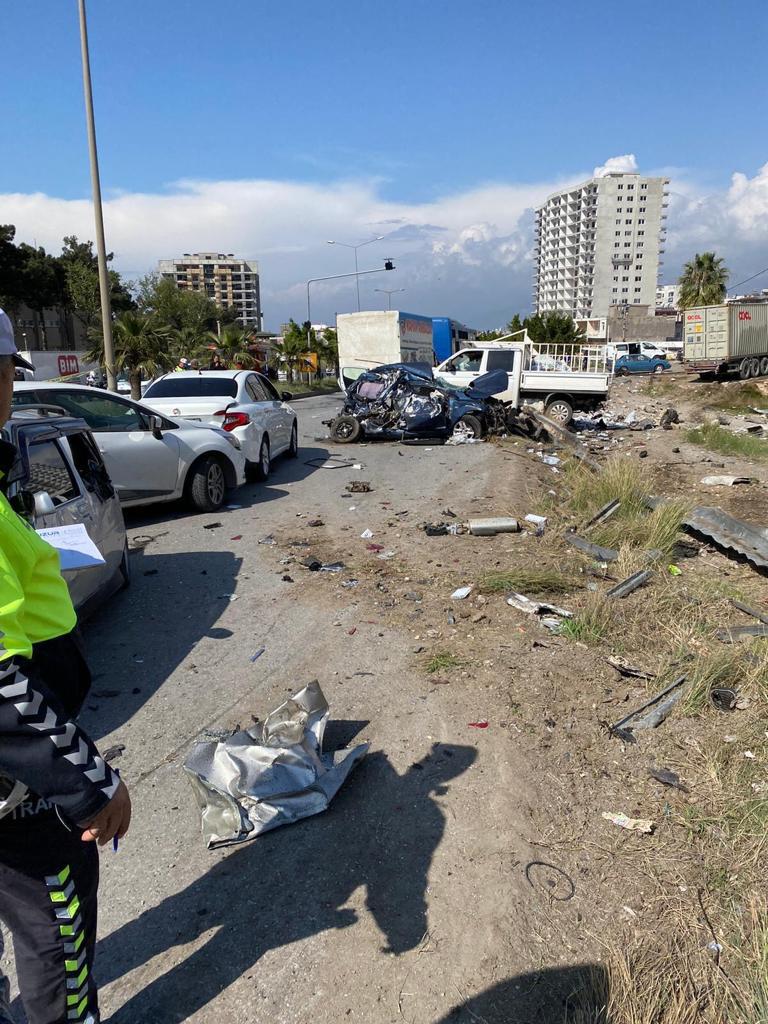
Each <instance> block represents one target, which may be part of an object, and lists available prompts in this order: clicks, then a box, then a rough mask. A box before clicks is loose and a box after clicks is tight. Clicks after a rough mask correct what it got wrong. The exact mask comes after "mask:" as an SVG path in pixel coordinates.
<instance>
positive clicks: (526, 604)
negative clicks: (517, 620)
mask: <svg viewBox="0 0 768 1024" xmlns="http://www.w3.org/2000/svg"><path fill="white" fill-rule="evenodd" d="M507 604H508V605H511V607H512V608H517V610H518V611H520V612H525V614H526V615H543V614H545V613H547V612H548V613H550V614H553V615H559V616H560V617H561V618H564V619H571V618H573V612H569V611H566V609H565V608H558V607H557V605H554V604H547V603H546V602H544V601H532V600H531V598H530V597H526V596H525V594H515V593H512V594H510V595H509V597H508V598H507ZM558 625H559V623H558Z"/></svg>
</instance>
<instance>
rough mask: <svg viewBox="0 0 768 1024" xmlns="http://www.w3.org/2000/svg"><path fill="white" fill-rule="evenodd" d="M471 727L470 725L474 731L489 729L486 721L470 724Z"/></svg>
mask: <svg viewBox="0 0 768 1024" xmlns="http://www.w3.org/2000/svg"><path fill="white" fill-rule="evenodd" d="M469 725H470V728H472V729H487V728H488V723H487V722H485V721H482V722H470V723H469Z"/></svg>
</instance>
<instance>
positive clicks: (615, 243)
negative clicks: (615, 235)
mask: <svg viewBox="0 0 768 1024" xmlns="http://www.w3.org/2000/svg"><path fill="white" fill-rule="evenodd" d="M620 245H621V242H614V243H613V248H614V249H618V248H619V246H620Z"/></svg>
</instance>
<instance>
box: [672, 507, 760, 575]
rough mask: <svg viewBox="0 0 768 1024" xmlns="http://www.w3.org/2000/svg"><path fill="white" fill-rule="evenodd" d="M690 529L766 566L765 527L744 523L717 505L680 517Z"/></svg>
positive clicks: (699, 508) (698, 508) (695, 509)
mask: <svg viewBox="0 0 768 1024" xmlns="http://www.w3.org/2000/svg"><path fill="white" fill-rule="evenodd" d="M683 525H684V526H686V527H687V528H688V529H689V530H693V531H694V532H696V533H700V534H703V535H704V536H705V537H709V538H711V539H712V540H713V541H714V542H715V544H717V545H719V546H720V547H723V548H728V549H729V550H731V551H735V552H737V554H740V555H743V556H744V558H746V559H747V560H748V561H750V562H751V563H752V564H753V565H756V566H758V567H759V568H761V569H768V529H766V528H765V527H761V526H753V525H752V524H751V523H745V522H744V520H743V519H736V518H735V517H734V516H731V515H728V513H727V512H723V510H722V509H720V508H707V507H704V506H698V507H697V508H694V509H693V510H692V511H691V512H690V513H689V514H688V515H687V516H686V518H685V519H684V520H683Z"/></svg>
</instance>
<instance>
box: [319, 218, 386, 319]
mask: <svg viewBox="0 0 768 1024" xmlns="http://www.w3.org/2000/svg"><path fill="white" fill-rule="evenodd" d="M383 238H384V235H377V236H376V237H375V238H369V239H368V241H367V242H358V243H357V245H350V243H349V242H337V241H335V240H334V239H333V238H329V239H328V245H343V246H344V248H345V249H354V250H355V273H354V275H352V274H339V275H338V276H339V277H353V276H354V277H355V278H358V277H360V274H359V273H358V270H357V250H358V249H362V247H363V246H364V245H371V243H372V242H380V241H381V240H382V239H383ZM320 280H323V278H320ZM326 280H330V279H329V278H326ZM356 283H357V312H358V313H359V312H360V282H359V281H357V282H356Z"/></svg>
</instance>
